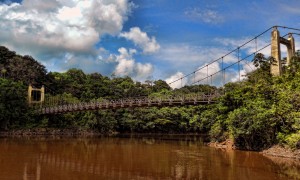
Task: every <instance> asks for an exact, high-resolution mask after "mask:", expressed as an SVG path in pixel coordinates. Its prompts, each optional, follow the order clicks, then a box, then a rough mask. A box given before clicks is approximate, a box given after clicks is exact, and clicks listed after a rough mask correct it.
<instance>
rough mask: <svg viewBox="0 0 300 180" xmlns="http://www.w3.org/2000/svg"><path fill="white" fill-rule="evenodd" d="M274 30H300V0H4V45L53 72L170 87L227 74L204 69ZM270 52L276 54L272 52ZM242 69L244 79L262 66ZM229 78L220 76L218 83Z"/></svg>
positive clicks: (266, 39) (260, 42)
mask: <svg viewBox="0 0 300 180" xmlns="http://www.w3.org/2000/svg"><path fill="white" fill-rule="evenodd" d="M274 25H282V26H287V27H294V28H300V1H299V0H289V1H288V3H286V0H247V1H242V0H209V1H208V0H43V1H41V0H0V45H3V46H6V47H8V48H9V49H11V50H14V51H16V52H17V53H19V54H22V55H31V56H32V57H34V58H35V59H36V60H38V61H39V62H41V63H42V64H43V65H45V66H46V68H47V70H48V71H57V72H65V71H67V70H68V69H70V68H79V69H82V70H83V71H84V72H86V73H92V72H98V73H101V74H103V75H106V76H117V77H123V76H130V77H132V78H133V79H134V80H136V81H142V82H143V81H145V80H158V79H162V80H166V81H167V82H168V83H169V82H172V81H174V80H176V79H178V78H181V77H183V76H184V75H186V74H189V73H191V72H192V75H191V76H189V77H187V78H185V79H183V80H181V81H178V82H176V83H173V84H171V86H172V87H173V88H178V87H180V86H182V85H186V84H191V83H193V82H195V81H198V80H200V79H201V78H203V77H204V76H206V75H207V73H208V74H213V73H214V72H217V71H219V70H220V69H222V64H221V62H220V61H218V62H216V63H213V64H211V65H209V66H207V69H205V68H203V69H201V67H206V65H207V63H209V62H211V61H212V60H215V59H218V58H220V57H222V56H224V55H225V54H226V53H228V52H229V51H231V50H232V49H235V48H236V47H238V46H240V45H242V44H243V43H244V42H246V41H248V40H249V39H251V38H253V37H254V36H256V35H258V34H260V33H261V32H263V31H264V30H266V29H268V28H270V27H272V26H274ZM279 30H280V33H281V34H282V35H283V34H286V33H288V32H295V33H299V32H297V31H290V30H288V29H279ZM270 33H271V31H268V32H267V33H265V34H264V35H263V36H261V37H259V38H257V40H256V42H257V44H256V43H255V42H254V41H252V42H251V43H249V44H247V46H245V47H243V48H241V49H240V50H239V52H236V53H232V54H230V55H229V56H226V58H224V64H223V66H226V65H229V64H230V63H232V62H235V61H236V60H237V58H243V57H244V56H247V55H248V54H251V53H253V52H254V51H255V49H257V48H258V49H259V48H260V47H263V46H264V45H266V44H268V43H270ZM294 37H295V39H296V49H300V46H299V44H300V39H299V35H294ZM282 51H283V53H285V52H286V48H284V47H283V48H282ZM262 53H264V54H265V55H266V56H269V55H270V48H266V49H264V50H263V51H262ZM250 58H251V57H250ZM239 67H240V69H241V73H242V75H243V74H245V73H246V72H248V71H251V70H253V68H254V67H253V66H252V65H251V64H248V63H243V64H240V66H239ZM199 68H200V70H199V71H197V72H195V73H193V72H194V71H195V70H196V69H199ZM237 69H238V68H237V67H232V68H228V69H227V73H228V75H227V77H226V78H227V79H226V81H235V80H237V79H238V78H239V77H241V76H242V75H241V73H240V74H239V73H238V71H237ZM221 76H222V75H221V74H218V75H216V76H214V77H213V78H215V81H216V83H220V81H221V79H222V78H221ZM208 81H209V79H207V82H208Z"/></svg>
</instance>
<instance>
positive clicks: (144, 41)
mask: <svg viewBox="0 0 300 180" xmlns="http://www.w3.org/2000/svg"><path fill="white" fill-rule="evenodd" d="M120 36H121V37H124V38H126V39H128V40H131V41H133V42H134V43H135V44H136V45H137V46H139V47H140V48H142V49H143V52H144V53H146V54H148V53H155V52H157V51H158V50H159V49H160V45H159V44H158V43H157V42H156V39H155V37H151V38H150V37H148V35H147V33H146V32H142V31H141V30H140V28H139V27H133V28H130V31H129V32H123V33H121V34H120Z"/></svg>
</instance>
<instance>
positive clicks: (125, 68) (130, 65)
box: [111, 47, 154, 80]
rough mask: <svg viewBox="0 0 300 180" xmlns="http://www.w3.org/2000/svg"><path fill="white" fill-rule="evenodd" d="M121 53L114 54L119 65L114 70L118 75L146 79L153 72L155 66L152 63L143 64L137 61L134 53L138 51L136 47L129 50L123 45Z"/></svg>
mask: <svg viewBox="0 0 300 180" xmlns="http://www.w3.org/2000/svg"><path fill="white" fill-rule="evenodd" d="M118 51H119V55H112V56H111V57H114V61H115V62H117V63H118V64H117V66H116V68H115V70H114V73H115V75H117V76H130V77H132V78H134V79H135V80H145V79H146V78H148V77H149V76H151V75H152V73H153V70H154V68H153V66H152V65H151V64H150V63H146V64H142V63H136V62H135V60H134V59H133V55H134V54H135V53H136V50H135V49H130V50H127V49H126V48H124V47H122V48H120V49H119V50H118Z"/></svg>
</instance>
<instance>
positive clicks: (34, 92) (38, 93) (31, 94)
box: [28, 84, 45, 105]
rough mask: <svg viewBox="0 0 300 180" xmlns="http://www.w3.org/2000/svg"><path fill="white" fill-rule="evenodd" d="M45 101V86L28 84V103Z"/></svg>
mask: <svg viewBox="0 0 300 180" xmlns="http://www.w3.org/2000/svg"><path fill="white" fill-rule="evenodd" d="M44 101H45V88H44V86H42V87H41V88H35V87H33V86H32V85H31V84H30V85H29V86H28V104H29V105H32V104H43V103H44Z"/></svg>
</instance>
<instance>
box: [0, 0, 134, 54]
mask: <svg viewBox="0 0 300 180" xmlns="http://www.w3.org/2000/svg"><path fill="white" fill-rule="evenodd" d="M131 7H132V4H131V3H129V2H128V1H127V0H110V1H96V0H91V1H79V0H45V1H39V0H24V1H23V2H22V3H21V4H18V3H12V4H10V5H7V4H1V5H0V22H1V24H0V34H1V35H0V43H1V44H3V45H5V46H8V47H9V48H12V49H14V50H16V51H18V52H20V53H27V52H30V54H32V55H36V56H40V55H47V54H51V56H53V55H55V54H54V53H53V52H55V53H56V54H57V55H60V56H61V54H62V53H66V52H72V53H87V54H89V53H95V52H94V45H95V44H96V43H97V42H98V41H99V38H100V37H101V36H102V35H104V34H110V35H116V34H118V33H119V32H120V31H121V30H122V27H123V23H124V21H126V20H127V17H128V15H129V13H130V12H131Z"/></svg>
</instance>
